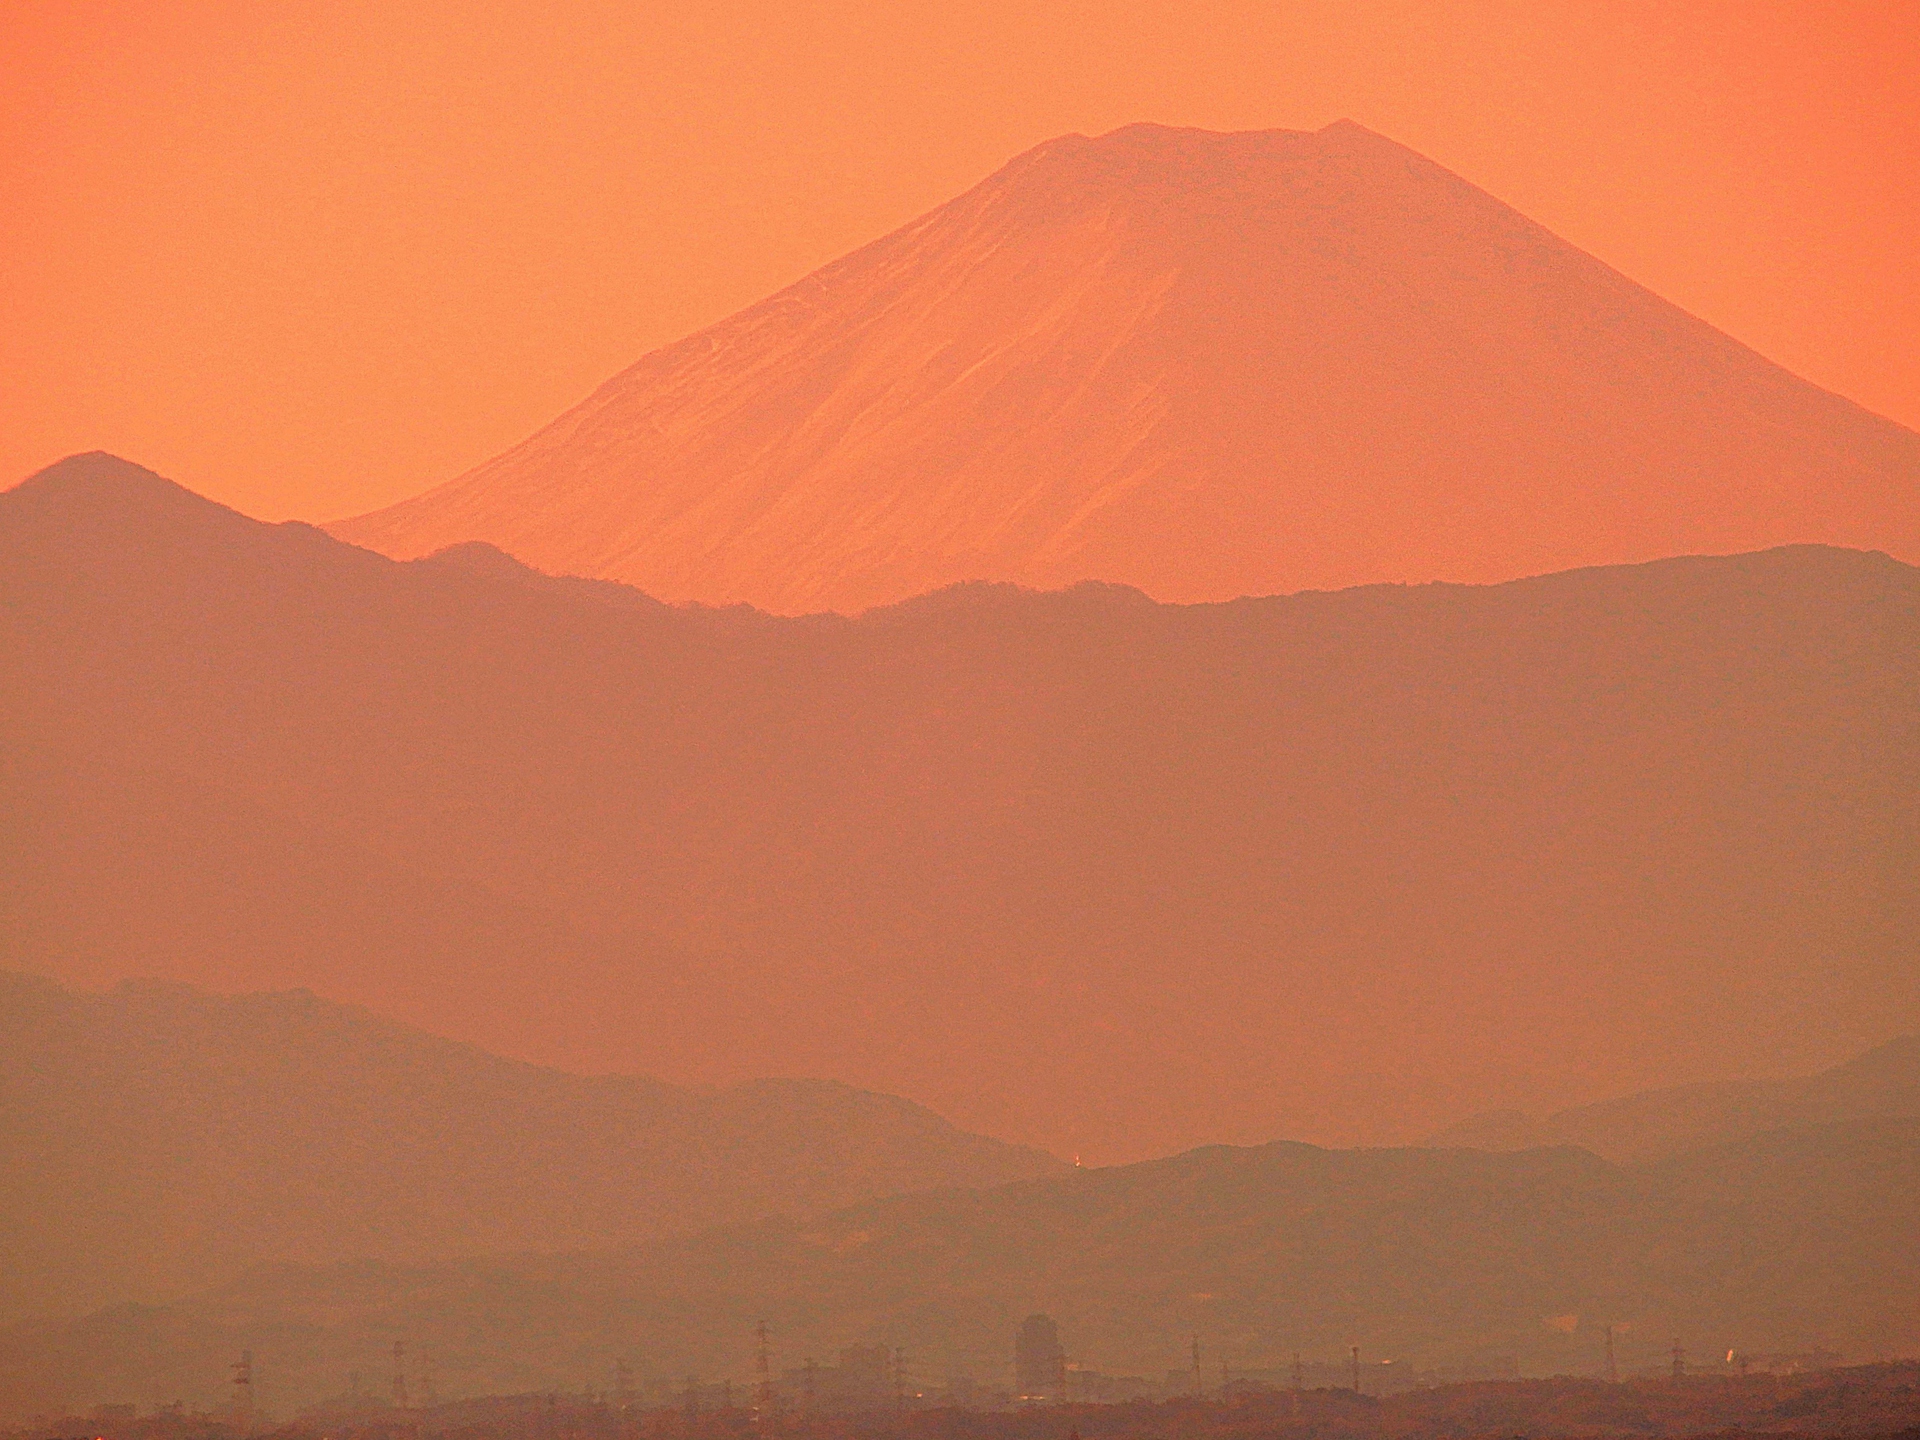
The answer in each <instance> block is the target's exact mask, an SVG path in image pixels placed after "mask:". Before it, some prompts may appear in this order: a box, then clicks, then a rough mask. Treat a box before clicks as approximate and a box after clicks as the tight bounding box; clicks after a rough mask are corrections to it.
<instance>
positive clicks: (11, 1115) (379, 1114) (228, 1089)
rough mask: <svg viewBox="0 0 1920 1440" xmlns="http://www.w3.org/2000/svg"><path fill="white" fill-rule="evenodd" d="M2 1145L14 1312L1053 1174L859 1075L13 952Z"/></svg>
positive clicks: (2, 1020)
mask: <svg viewBox="0 0 1920 1440" xmlns="http://www.w3.org/2000/svg"><path fill="white" fill-rule="evenodd" d="M0 1154H4V1155H5V1156H6V1164H5V1166H4V1167H0V1168H4V1172H5V1173H4V1175H0V1238H3V1239H4V1245H3V1246H0V1248H4V1250H5V1252H6V1255H7V1257H8V1258H7V1263H6V1265H5V1267H4V1268H3V1269H0V1319H13V1318H16V1317H18V1316H20V1315H23V1314H32V1313H36V1312H38V1313H47V1312H56V1313H57V1312H64V1313H68V1314H77V1313H80V1312H83V1311H86V1310H90V1309H93V1308H96V1307H98V1306H101V1305H103V1304H108V1303H112V1302H117V1301H127V1300H149V1301H151V1300H157V1299H165V1298H170V1297H173V1296H177V1295H180V1294H183V1293H186V1292H188V1291H192V1290H200V1289H204V1288H205V1287H206V1286H207V1285H209V1284H212V1283H216V1282H219V1281H222V1280H225V1279H229V1278H231V1277H233V1276H235V1275H237V1274H238V1273H240V1271H242V1270H243V1269H245V1268H247V1267H249V1266H253V1265H258V1264H262V1263H267V1262H279V1263H285V1262H291V1261H303V1262H308V1263H313V1262H321V1261H331V1260H348V1259H353V1260H360V1259H384V1260H392V1261H410V1262H420V1261H424V1260H429V1259H433V1258H435V1257H447V1256H455V1255H470V1254H479V1253H485V1252H502V1251H515V1250H557V1249H579V1248H581V1247H586V1246H608V1245H619V1244H629V1243H632V1242H634V1241H636V1240H641V1239H648V1238H652V1237H655V1236H659V1235H663V1234H670V1233H673V1232H675V1231H686V1230H694V1229H703V1228H706V1227H708V1226H711V1225H714V1224H716V1223H723V1222H725V1221H729V1220H748V1219H754V1218H758V1217H761V1216H766V1215H772V1214H776V1213H788V1214H796V1215H798V1214H806V1213H810V1212H814V1211H818V1210H821V1209H827V1208H833V1207H837V1206H841V1205H845V1204H847V1203H849V1202H851V1201H853V1200H858V1199H868V1198H871V1197H873V1196H876V1195H885V1194H891V1193H894V1192H896V1191H905V1190H916V1189H927V1188H932V1187H937V1186H952V1185H981V1184H992V1183H995V1182H998V1181H1003V1180H1009V1179H1018V1178H1025V1177H1029V1176H1035V1175H1045V1174H1051V1173H1055V1172H1057V1171H1059V1170H1061V1169H1063V1168H1065V1167H1064V1166H1063V1165H1062V1163H1061V1162H1060V1161H1058V1160H1055V1159H1053V1158H1052V1157H1050V1156H1048V1155H1045V1154H1042V1153H1040V1152H1037V1151H1033V1150H1023V1149H1019V1148H1016V1147H1014V1146H1010V1145H1004V1144H1001V1143H1000V1142H998V1141H993V1140H986V1139H982V1138H981V1137H979V1136H977V1135H969V1134H966V1133H965V1132H963V1131H960V1130H956V1129H955V1128H954V1127H953V1126H951V1125H949V1124H947V1123H946V1122H945V1121H943V1120H941V1119H940V1118H939V1117H938V1116H935V1115H932V1114H930V1113H928V1112H927V1111H925V1110H922V1109H920V1108H919V1107H918V1106H915V1105H910V1104H908V1103H907V1102H905V1101H903V1100H897V1099H895V1098H893V1097H892V1096H887V1095H874V1094H869V1093H866V1092H864V1091H859V1090H853V1089H849V1088H848V1087H846V1086H844V1085H836V1084H829V1083H826V1082H821V1081H806V1080H761V1081H756V1082H754V1083H752V1084H748V1085H742V1086H737V1087H734V1088H731V1089H726V1090H715V1091H690V1090H685V1089H680V1088H677V1087H675V1086H671V1085H663V1084H660V1083H658V1082H656V1081H651V1080H640V1079H628V1078H623V1077H617V1076H600V1077H593V1078H587V1077H583V1076H577V1075H568V1074H563V1073H561V1072H559V1071H556V1070H546V1069H540V1068H538V1067H535V1066H532V1065H523V1064H519V1063H516V1062H514V1061H509V1060H503V1059H500V1058H499V1057H497V1056H494V1055H489V1054H486V1053H485V1052H484V1051H481V1050H477V1049H475V1048H473V1047H472V1046H469V1045H461V1044H455V1043H454V1042H452V1041H448V1040H441V1039H438V1038H436V1037H434V1036H431V1035H425V1034H422V1033H421V1032H419V1031H417V1030H412V1029H409V1028H407V1027H406V1026H403V1025H395V1024H392V1023H390V1022H386V1021H382V1020H377V1019H375V1018H374V1017H373V1016H371V1015H369V1014H367V1013H365V1012H364V1011H361V1010H356V1009H351V1008H347V1007H344V1006H340V1005H334V1004H329V1003H328V1002H326V1001H324V1000H320V999H317V998H315V997H314V996H313V995H311V994H308V993H306V992H304V991H296V992H291V993H282V994H274V995H240V996H231V997H228V996H214V995H208V994H205V993H203V992H201V991H197V990H193V989H190V988H188V987H185V986H181V985H176V984H161V983H156V982H147V983H134V982H129V983H127V984H123V985H122V986H120V987H119V988H118V989H116V990H114V991H112V992H110V993H108V994H104V995H89V994H76V993H74V992H72V991H68V990H63V989H60V988H59V987H57V986H54V985H52V984H51V983H49V982H47V981H44V980H35V979H32V978H29V977H26V976H20V975H10V974H6V973H4V972H0Z"/></svg>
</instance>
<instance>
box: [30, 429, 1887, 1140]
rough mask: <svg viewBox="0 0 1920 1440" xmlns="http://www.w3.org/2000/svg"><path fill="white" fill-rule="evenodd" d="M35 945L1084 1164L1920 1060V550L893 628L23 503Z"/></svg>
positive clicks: (180, 505) (99, 965)
mask: <svg viewBox="0 0 1920 1440" xmlns="http://www.w3.org/2000/svg"><path fill="white" fill-rule="evenodd" d="M0 691H4V699H5V703H4V704H0V756H4V757H5V761H4V763H5V769H4V772H0V780H3V781H4V784H5V786H6V793H5V796H4V801H5V807H6V812H7V814H8V816H9V823H8V825H7V826H6V827H5V831H4V835H0V843H5V844H6V845H7V847H8V854H7V856H6V863H5V864H4V866H0V911H3V912H4V917H3V918H4V921H5V923H4V924H0V944H3V945H4V946H5V953H6V954H8V955H10V956H12V957H13V959H12V961H11V963H13V964H15V965H16V966H17V967H19V968H26V969H31V970H35V971H39V972H42V973H51V974H55V975H58V976H60V977H63V978H65V979H68V980H70V981H74V982H77V983H84V984H89V985H94V984H102V983H107V982H110V981H111V980H113V979H116V978H119V977H123V976H126V975H129V974H132V975H143V974H144V975H154V976H160V977H164V978H172V979H178V980H185V981H190V982H193V983H197V984H202V985H206V986H209V987H211V988H214V989H219V990H226V991H232V990H253V989H261V988H287V987H294V986H306V987H309V988H312V989H316V990H319V991H320V992H322V993H325V994H328V995H331V996H334V997H337V998H339V999H342V1000H346V1001H351V1002H354V1003H360V1004H365V1005H368V1006H371V1007H373V1008H375V1009H377V1010H379V1011H380V1012H382V1013H385V1014H391V1015H393V1016H395V1017H396V1018H400V1019H403V1020H406V1021H408V1022H409V1023H413V1024H418V1025H421V1026H423V1027H424V1028H428V1029H431V1030H434V1031H435V1032H437V1033H441V1034H448V1035H453V1036H457V1037H459V1038H461V1039H466V1040H471V1041H474V1042H476V1043H479V1044H483V1045H485V1046H487V1047H488V1048H489V1049H492V1050H495V1051H497V1052H500V1053H505V1054H511V1055H516V1056H519V1057H522V1058H527V1059H535V1060H541V1061H545V1062H548V1063H555V1064H560V1065H562V1066H563V1067H565V1068H570V1069H575V1070H591V1071H625V1072H629V1073H635V1072H637V1073H646V1074H655V1075H661V1076H664V1077H666V1078H668V1079H672V1080H675V1081H694V1080H697V1081H713V1082H730V1081H735V1080H741V1079H746V1078H749V1077H751V1076H754V1075H764V1074H802V1075H822V1076H830V1077H832V1078H836V1079H839V1080H843V1081H846V1082H848V1083H851V1084H856V1085H859V1086H862V1087H863V1088H867V1089H872V1090H878V1091H883V1092H886V1093H889V1094H898V1095H905V1096H907V1097H909V1098H911V1099H914V1100H917V1101H919V1102H921V1103H925V1104H928V1105H930V1106H932V1107H933V1108H934V1109H936V1110H937V1111H939V1113H941V1114H943V1115H947V1116H949V1117H951V1118H953V1119H954V1120H955V1121H956V1123H959V1124H962V1125H964V1126H966V1127H967V1128H969V1129H972V1130H975V1131H979V1132H983V1133H990V1134H998V1135H1002V1136H1006V1137H1009V1138H1020V1139H1023V1140H1027V1141H1030V1142H1033V1143H1039V1144H1043V1145H1045V1147H1046V1148H1048V1149H1050V1150H1052V1151H1053V1152H1054V1153H1055V1154H1059V1155H1062V1156H1070V1155H1074V1154H1081V1155H1083V1156H1084V1157H1085V1158H1086V1159H1087V1160H1089V1161H1092V1162H1104V1161H1109V1160H1115V1159H1136V1158H1144V1157H1146V1156H1150V1155H1153V1154H1166V1153H1170V1152H1172V1151H1174V1150H1177V1149H1183V1148H1188V1147H1190V1146H1192V1145H1193V1144H1196V1143H1201V1142H1207V1141H1216V1140H1225V1141H1232V1142H1236V1143H1247V1142H1259V1141H1262V1140H1266V1139H1271V1138H1273V1137H1274V1136H1289V1137H1293V1138H1300V1139H1311V1140H1315V1141H1320V1142H1328V1143H1335V1142H1338V1143H1351V1142H1354V1141H1369V1142H1371V1141H1387V1140H1399V1141H1411V1140H1413V1139H1416V1138H1419V1137H1422V1136H1425V1135H1428V1134H1431V1133H1432V1132H1433V1131H1434V1130H1435V1129H1437V1128H1438V1127H1440V1126H1441V1125H1443V1124H1446V1123H1447V1122H1448V1121H1450V1120H1452V1119H1454V1118H1455V1117H1458V1116H1461V1115H1465V1114H1470V1113H1473V1112H1475V1111H1480V1110H1486V1109H1490V1108H1496V1107H1501V1106H1514V1105H1516V1104H1518V1103H1521V1102H1524V1103H1526V1104H1528V1105H1530V1106H1535V1107H1538V1108H1541V1109H1554V1108H1564V1107H1566V1106H1569V1105H1576V1104H1584V1103H1590V1102H1592V1101H1595V1100H1599V1099H1602V1098H1604V1097H1607V1096H1612V1095H1620V1094H1624V1093H1631V1092H1634V1091H1639V1090H1643V1089H1646V1088H1648V1087H1650V1086H1660V1085H1674V1084H1683V1083H1691V1082H1699V1081H1709V1080H1718V1079H1726V1078H1730V1077H1735V1076H1750V1075H1756V1074H1758V1075H1767V1074H1776V1075H1777V1074H1793V1073H1796V1072H1798V1073H1805V1072H1808V1071H1812V1070H1815V1069H1819V1068H1822V1067H1824V1066H1830V1065H1833V1064H1835V1063H1837V1062H1838V1061H1839V1060H1841V1059H1843V1058H1844V1057H1846V1056H1847V1055H1850V1054H1856V1053H1858V1052H1859V1051H1860V1050H1861V1049H1862V1048H1864V1047H1865V1046H1867V1045H1871V1044H1875V1043H1879V1042H1883V1041H1885V1040H1887V1039H1889V1038H1891V1037H1892V1036H1894V1035H1898V1034H1903V1033H1910V1032H1912V1031H1914V1030H1916V1029H1920V965H1917V964H1915V951H1914V943H1915V942H1914V936H1915V935H1916V934H1920V893H1917V889H1920V867H1916V866H1915V865H1914V864H1913V863H1912V857H1913V856H1914V855H1915V854H1920V828H1917V827H1920V790H1917V789H1916V787H1920V573H1916V572H1915V571H1914V570H1913V569H1911V568H1909V567H1907V566H1904V565H1901V564H1898V563H1896V562H1893V561H1891V560H1888V559H1887V558H1885V557H1883V556H1873V555H1864V554H1858V553H1853V552H1844V551H1835V550H1826V549H1817V548H1810V549H1789V550H1780V551H1772V552H1767V553H1763V554H1758V555H1749V556H1740V557H1734V558H1728V559H1691V560H1675V561H1667V562H1662V563H1659V564H1654V565H1647V566H1640V567H1627V568H1619V569H1605V570H1589V571H1579V572H1573V573H1569V574H1565V575H1558V576H1551V577H1546V578H1542V579H1537V580H1530V581H1525V582H1519V583H1514V584H1509V585H1502V586H1495V587H1488V588H1464V587H1451V586H1431V587H1421V588H1417V589H1404V588H1397V587H1376V588H1370V589H1363V590H1357V591H1349V592H1341V593H1338V594H1310V595H1301V596H1294V597H1289V598H1280V599H1268V600H1260V601H1242V602H1236V603H1233V604H1226V605H1218V606H1197V607H1178V606H1162V605H1155V604H1152V603H1150V602H1148V601H1146V600H1144V599H1143V598H1142V597H1141V596H1140V595H1138V594H1137V593H1136V592H1131V591H1125V590H1118V589H1114V588H1111V587H1109V588H1100V587H1087V588H1082V589H1076V590H1073V591H1069V592H1064V593H1057V594H1032V593H1024V592H1020V591H1017V590H1013V589H1010V588H994V587H968V588H963V589H960V590H956V591H952V592H946V593H942V594H938V595H934V596H931V597H927V598H925V599H922V600H918V601H914V602H910V603H907V604H903V605H901V606H898V607H893V608H890V609H887V610H884V611H880V612H876V613H874V614H870V615H868V616H865V617H863V618H861V619H859V620H847V619H843V618H839V617H831V616H829V617H815V618H812V619H801V620H777V619H771V618H769V617H766V616H764V615H759V614H755V613H752V612H744V611H719V612H716V611H705V610H697V609H694V610H676V609H672V608H669V607H665V606H661V605H658V604H654V603H652V602H649V601H647V600H646V599H644V597H640V596H638V595H635V594H634V593H633V592H631V591H627V590H624V589H621V588H619V587H617V586H611V585H608V584H606V583H604V582H590V581H559V580H552V579H547V578H545V577H542V576H539V575H537V574H533V573H531V572H528V571H525V570H524V569H521V568H519V567H515V566H513V565H512V564H511V562H508V561H506V560H505V559H504V558H503V557H500V556H498V555H489V554H488V553H486V552H475V551H467V552H462V553H459V554H456V555H454V556H451V557H444V558H442V559H439V560H433V561H421V562H413V563H404V564H402V563H395V562H392V561H388V560H386V559H383V558H381V557H379V556H377V555H374V554H371V553H369V552H366V551H362V550H357V549H353V548H350V547H348V546H345V545H342V544H340V543H338V542H336V541H333V540H330V539H328V538H327V537H326V536H325V535H323V534H321V533H319V532H318V531H315V530H312V529H310V528H307V527H304V526H264V525H258V524H254V523H253V522H250V521H246V520H244V519H242V518H241V517H239V516H236V515H233V514H232V513H231V512H228V511H223V510H220V509H218V507H213V506H209V505H207V504H206V503H205V502H204V501H199V500H196V499H195V498H194V497H192V496H190V495H187V494H186V493H185V492H183V491H180V490H178V489H177V488H176V487H171V486H167V485H165V482H163V481H160V480H158V479H157V477H153V476H150V475H146V474H145V472H137V471H134V470H133V468H132V467H128V466H125V465H121V464H118V463H117V462H113V461H111V460H109V459H105V458H92V459H85V458H83V459H80V460H76V461H74V462H72V463H71V464H68V465H63V466H62V467H59V468H58V469H57V470H56V471H54V472H50V473H48V474H46V475H43V476H42V477H40V478H39V479H38V480H36V481H33V482H29V483H28V484H27V485H24V486H21V487H19V488H17V489H15V490H13V491H11V492H8V493H6V494H5V495H0Z"/></svg>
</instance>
